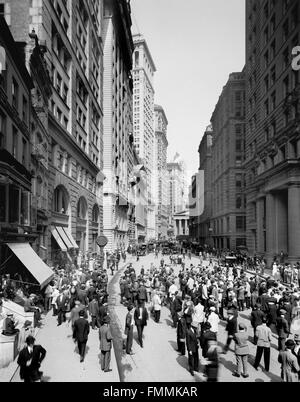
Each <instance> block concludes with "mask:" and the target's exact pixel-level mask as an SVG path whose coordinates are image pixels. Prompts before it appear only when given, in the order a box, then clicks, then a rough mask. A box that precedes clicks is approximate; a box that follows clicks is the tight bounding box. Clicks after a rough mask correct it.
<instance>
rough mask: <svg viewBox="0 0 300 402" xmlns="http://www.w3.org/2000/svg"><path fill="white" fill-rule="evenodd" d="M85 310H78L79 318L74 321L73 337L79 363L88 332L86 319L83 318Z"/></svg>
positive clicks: (82, 356)
mask: <svg viewBox="0 0 300 402" xmlns="http://www.w3.org/2000/svg"><path fill="white" fill-rule="evenodd" d="M84 314H85V312H84V311H83V310H80V311H79V318H78V320H76V321H75V322H74V330H73V338H74V339H75V341H77V345H78V351H79V354H80V363H81V362H83V360H84V355H85V348H86V343H87V340H88V335H89V332H90V326H89V323H88V321H87V320H86V319H85V318H84Z"/></svg>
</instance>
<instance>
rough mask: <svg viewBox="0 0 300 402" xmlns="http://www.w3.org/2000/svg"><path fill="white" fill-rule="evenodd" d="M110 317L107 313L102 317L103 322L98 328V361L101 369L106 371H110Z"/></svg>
mask: <svg viewBox="0 0 300 402" xmlns="http://www.w3.org/2000/svg"><path fill="white" fill-rule="evenodd" d="M109 323H110V317H109V316H108V315H107V316H105V317H104V319H103V324H102V325H101V327H100V329H99V339H100V350H101V356H100V363H101V370H102V371H104V372H105V373H107V372H108V371H111V369H110V368H109V365H110V354H111V347H112V334H111V330H110V325H109Z"/></svg>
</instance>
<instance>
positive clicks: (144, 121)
mask: <svg viewBox="0 0 300 402" xmlns="http://www.w3.org/2000/svg"><path fill="white" fill-rule="evenodd" d="M133 42H134V57H133V83H134V85H133V88H134V89H133V134H134V144H135V146H136V150H137V153H138V156H139V157H140V158H141V161H142V163H143V164H144V166H145V169H146V171H147V192H148V194H147V203H148V207H147V223H146V225H147V229H146V231H147V238H148V239H151V238H154V237H155V204H154V198H155V197H154V192H155V185H154V178H153V172H154V169H155V166H154V156H155V133H154V93H155V91H154V73H155V71H156V67H155V64H154V61H153V59H152V56H151V53H150V51H149V48H148V45H147V42H146V40H145V39H144V38H143V36H142V35H140V34H137V35H133Z"/></svg>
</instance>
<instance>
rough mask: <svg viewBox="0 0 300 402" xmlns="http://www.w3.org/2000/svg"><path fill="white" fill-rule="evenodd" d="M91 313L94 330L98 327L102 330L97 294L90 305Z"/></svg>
mask: <svg viewBox="0 0 300 402" xmlns="http://www.w3.org/2000/svg"><path fill="white" fill-rule="evenodd" d="M89 313H90V316H91V318H92V323H91V325H92V328H93V329H95V326H96V325H97V326H98V328H100V322H99V321H100V320H99V304H98V296H97V294H94V295H93V300H92V301H90V303H89Z"/></svg>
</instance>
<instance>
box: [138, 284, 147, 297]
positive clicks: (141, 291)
mask: <svg viewBox="0 0 300 402" xmlns="http://www.w3.org/2000/svg"><path fill="white" fill-rule="evenodd" d="M138 298H139V300H147V291H146V288H145V287H144V286H141V287H140V288H139V290H138Z"/></svg>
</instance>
